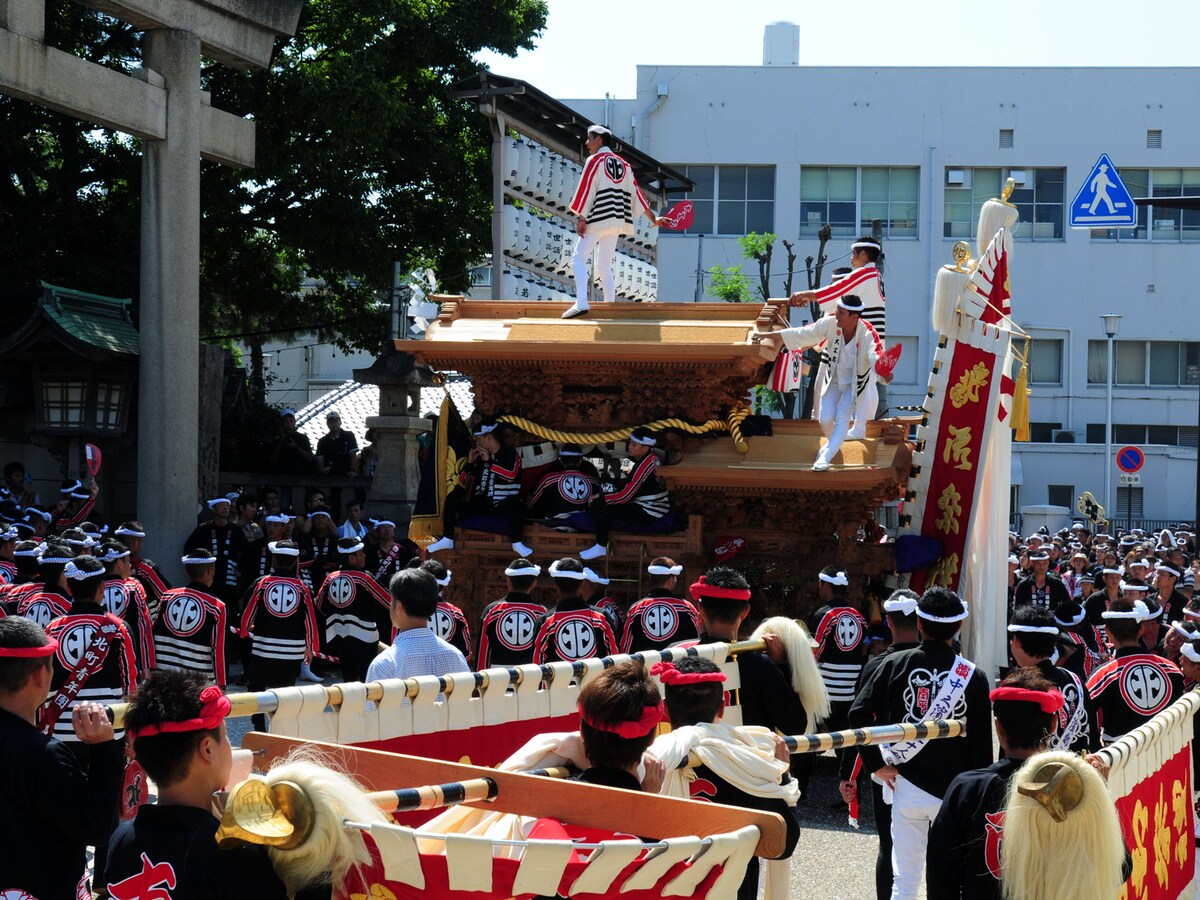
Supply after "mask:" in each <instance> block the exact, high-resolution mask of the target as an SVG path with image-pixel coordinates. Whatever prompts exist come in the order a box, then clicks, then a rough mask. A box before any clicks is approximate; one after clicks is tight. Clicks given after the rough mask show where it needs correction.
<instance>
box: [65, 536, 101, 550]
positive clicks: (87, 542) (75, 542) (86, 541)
mask: <svg viewBox="0 0 1200 900" xmlns="http://www.w3.org/2000/svg"><path fill="white" fill-rule="evenodd" d="M63 540H64V541H66V543H68V544H70V545H71V546H72V547H94V546H96V542H95V541H93V540H92V539H91V538H90V537H88V536H87V535H86V534H85V535H84V536H83V540H82V541H81V540H79V539H78V538H63Z"/></svg>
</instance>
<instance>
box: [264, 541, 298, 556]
mask: <svg viewBox="0 0 1200 900" xmlns="http://www.w3.org/2000/svg"><path fill="white" fill-rule="evenodd" d="M279 544H280V542H279V541H271V543H269V544H267V549H268V550H270V551H271V555H272V556H299V555H300V548H299V547H280V546H279Z"/></svg>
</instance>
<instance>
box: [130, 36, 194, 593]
mask: <svg viewBox="0 0 1200 900" xmlns="http://www.w3.org/2000/svg"><path fill="white" fill-rule="evenodd" d="M144 48H145V66H146V68H147V69H148V70H150V74H149V77H150V78H152V79H154V78H155V75H157V76H160V77H161V78H162V83H163V87H165V88H166V91H167V139H166V140H163V141H154V140H148V141H146V142H145V147H144V150H143V156H142V271H141V318H140V320H139V323H138V331H139V333H140V335H141V361H140V369H139V377H138V499H137V502H138V506H137V510H138V516H139V517H140V518H141V520H142V522H143V524H145V526H146V532H147V537H146V551H147V555H149V556H151V557H152V558H154V559H155V560H157V561H159V562H160V564H161V565H162V567H163V569H164V570H165V572H166V575H167V577H168V578H169V579H171V580H172V581H173V582H174V583H176V584H181V583H183V570H182V567H181V566H180V564H179V562H178V560H179V557H180V550H181V547H182V545H183V541H184V539H185V538H186V537H187V535H188V533H189V532H190V531H191V530H192V528H193V527H194V526H195V523H196V510H197V505H196V504H197V500H198V499H199V498H198V496H197V485H196V471H197V461H198V449H197V446H198V440H199V435H198V429H197V423H196V404H197V401H198V399H199V347H200V312H199V310H200V166H199V159H200V39H199V38H198V37H196V35H194V34H189V33H188V32H184V31H168V30H154V31H147V32H146V35H145V41H144Z"/></svg>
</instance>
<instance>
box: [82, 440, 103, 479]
mask: <svg viewBox="0 0 1200 900" xmlns="http://www.w3.org/2000/svg"><path fill="white" fill-rule="evenodd" d="M84 451H85V452H86V453H87V467H88V471H89V472H91V473H92V477H93V478H95V477H96V476H97V475H99V474H100V463H101V462H103V461H104V457H103V456H101V454H100V448H99V447H97V446H96V445H95V444H84Z"/></svg>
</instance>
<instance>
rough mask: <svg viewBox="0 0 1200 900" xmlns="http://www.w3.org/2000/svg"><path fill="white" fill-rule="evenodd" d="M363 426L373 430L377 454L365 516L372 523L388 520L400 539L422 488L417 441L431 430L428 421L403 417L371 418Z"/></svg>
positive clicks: (430, 424)
mask: <svg viewBox="0 0 1200 900" xmlns="http://www.w3.org/2000/svg"><path fill="white" fill-rule="evenodd" d="M366 424H367V427H368V428H373V429H374V430H375V442H374V446H375V449H376V451H378V453H379V461H378V464H377V465H376V468H375V478H374V479H373V480H372V481H371V497H370V499H369V500H368V501H367V514H368V515H369V516H371V518H373V519H378V518H387V519H391V520H392V521H394V522H395V523H396V529H397V532H398V534H400V535H403V534H404V529H405V527H406V526H407V524H408V522H409V521H410V520H411V519H412V514H413V505H414V504H415V503H416V502H417V488H418V487H419V486H420V484H421V464H420V462H419V460H418V458H417V455H418V453H419V452H420V449H421V448H420V445H419V444H418V443H417V439H418V437H419V436H420V435H422V434H430V433H431V432H432V430H433V426H432V423H431V422H430V421H429V420H428V419H421V418H417V417H415V416H403V415H401V416H371V417H370V418H368V419H367V423H366Z"/></svg>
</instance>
